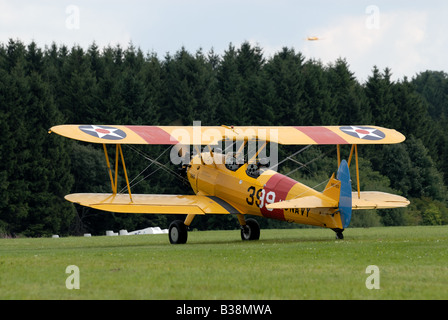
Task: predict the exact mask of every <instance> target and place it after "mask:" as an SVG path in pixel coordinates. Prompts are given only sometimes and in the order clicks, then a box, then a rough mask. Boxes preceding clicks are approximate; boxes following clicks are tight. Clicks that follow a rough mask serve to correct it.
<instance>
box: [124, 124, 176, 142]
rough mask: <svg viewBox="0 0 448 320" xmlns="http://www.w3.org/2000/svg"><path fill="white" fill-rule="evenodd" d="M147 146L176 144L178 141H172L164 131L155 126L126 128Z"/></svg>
mask: <svg viewBox="0 0 448 320" xmlns="http://www.w3.org/2000/svg"><path fill="white" fill-rule="evenodd" d="M127 128H128V129H131V130H132V131H134V132H135V133H136V134H138V135H139V136H140V137H141V138H142V139H144V140H145V141H146V142H147V143H148V144H178V143H179V141H177V140H176V139H174V138H173V137H172V136H171V135H170V134H169V133H168V132H166V131H165V130H163V129H161V128H159V127H156V126H127Z"/></svg>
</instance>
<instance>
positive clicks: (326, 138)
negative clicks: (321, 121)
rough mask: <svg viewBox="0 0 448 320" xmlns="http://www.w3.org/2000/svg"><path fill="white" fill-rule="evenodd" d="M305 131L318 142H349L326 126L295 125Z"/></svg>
mask: <svg viewBox="0 0 448 320" xmlns="http://www.w3.org/2000/svg"><path fill="white" fill-rule="evenodd" d="M294 128H296V129H297V130H299V131H301V132H303V133H304V134H306V135H307V136H308V137H310V138H311V139H313V140H314V141H316V143H317V144H348V142H347V141H346V140H345V139H343V138H341V137H340V136H339V135H338V134H336V133H334V132H333V131H331V130H330V129H328V128H325V127H294Z"/></svg>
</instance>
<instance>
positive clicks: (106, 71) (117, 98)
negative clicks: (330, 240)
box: [0, 40, 448, 236]
mask: <svg viewBox="0 0 448 320" xmlns="http://www.w3.org/2000/svg"><path fill="white" fill-rule="evenodd" d="M391 76H392V70H391V69H389V68H386V69H384V70H379V69H378V68H377V67H375V66H372V72H371V75H370V76H369V77H368V79H367V81H365V82H364V83H360V82H359V81H358V80H357V79H356V77H355V76H354V73H353V72H352V71H351V70H350V66H349V62H347V61H346V60H345V59H338V60H336V61H334V62H332V63H329V64H326V65H324V64H323V63H322V62H321V61H317V60H313V59H307V58H306V57H305V56H304V55H303V54H302V53H300V52H297V51H295V50H294V49H293V48H287V47H285V48H283V49H282V50H280V51H279V52H277V53H275V54H274V55H273V56H270V57H266V56H265V55H264V54H263V50H262V48H260V47H258V46H256V45H251V44H249V43H243V44H241V45H240V46H239V47H236V46H234V45H232V44H230V45H229V47H228V49H227V50H225V51H224V53H223V54H221V55H219V54H216V53H215V52H214V51H213V50H210V51H209V52H204V51H203V50H202V49H199V50H198V51H197V52H195V53H191V52H189V51H187V50H186V49H185V48H181V49H179V50H178V51H177V52H176V53H174V54H172V53H167V54H166V55H165V56H164V57H163V58H161V57H159V56H158V55H157V54H155V53H152V52H149V53H144V52H143V51H142V50H141V49H140V48H136V47H134V46H133V45H132V44H130V45H129V46H128V48H122V47H121V46H115V47H111V46H109V47H105V48H98V46H97V45H96V44H95V43H93V44H92V45H90V46H89V47H88V48H87V49H83V48H81V47H79V46H73V47H71V48H69V47H67V46H65V45H60V46H58V45H56V44H52V45H50V46H46V47H45V48H39V47H38V46H37V45H36V43H34V42H31V43H29V44H24V43H23V42H21V41H20V40H10V41H9V42H8V43H2V44H0V128H1V130H2V131H1V134H0V140H1V142H0V193H1V196H0V234H2V235H5V236H13V235H24V236H45V235H50V234H54V233H57V234H64V235H70V234H71V235H76V234H82V233H84V232H90V233H92V234H102V233H103V232H104V230H111V229H113V230H118V229H128V230H136V229H139V228H145V227H148V226H161V227H167V226H168V223H169V221H170V220H171V219H172V218H171V217H168V216H160V215H133V214H110V213H101V212H97V211H95V210H93V209H89V208H82V207H79V206H74V205H72V204H70V203H68V202H67V201H65V200H64V195H66V194H68V193H74V192H110V183H109V178H108V175H107V171H106V167H105V160H104V154H103V151H102V149H101V148H97V146H95V145H88V144H84V143H80V142H75V141H71V140H69V139H64V138H62V137H59V136H56V135H48V129H49V128H50V127H52V126H54V125H58V124H64V123H67V124H68V123H71V124H129V125H176V124H178V125H192V123H193V121H196V120H200V121H201V124H202V125H222V124H226V125H245V126H251V125H254V126H257V125H260V126H265V125H275V126H288V125H296V126H313V125H362V124H368V125H378V126H383V127H388V128H394V129H396V130H398V131H400V132H402V133H403V134H404V135H405V136H406V137H407V140H406V141H405V142H404V143H402V144H399V145H390V146H388V145H385V146H362V148H360V156H361V159H360V165H361V182H362V184H361V189H362V190H368V189H370V190H380V191H390V192H394V193H398V194H402V195H404V196H406V197H408V198H409V199H410V200H411V202H412V203H411V205H410V206H409V207H408V208H406V209H396V210H379V211H372V212H367V213H365V214H354V216H353V220H352V221H353V223H352V225H353V226H390V225H421V224H425V225H439V224H446V223H448V208H447V195H446V186H447V185H448V156H447V153H448V138H447V136H446V134H445V130H446V128H447V127H448V126H447V125H448V123H447V113H448V112H447V111H448V75H447V74H446V73H445V72H443V71H422V72H421V73H419V74H417V75H415V76H414V77H413V78H412V79H409V78H407V77H405V78H403V79H400V80H397V81H393V80H392V79H391ZM334 149H335V148H334ZM295 151H297V149H294V148H293V147H280V157H279V158H280V159H281V158H282V156H283V157H286V156H288V155H290V154H292V153H293V152H295ZM111 152H112V153H113V150H111ZM124 152H125V153H126V154H125V156H126V164H127V167H128V169H129V175H130V176H131V177H132V176H138V174H139V173H141V172H142V170H144V169H145V168H146V169H148V159H146V158H145V157H142V154H144V155H146V156H147V157H149V158H152V159H156V158H159V156H161V155H162V156H161V157H160V159H159V162H163V163H164V164H166V165H167V166H171V164H170V163H169V159H168V157H167V154H169V152H166V148H165V147H164V146H142V147H140V149H139V150H134V149H132V148H125V149H124ZM348 152H349V150H343V155H345V156H347V154H348ZM335 157H336V156H335V150H333V149H330V147H313V148H310V149H309V150H307V151H306V152H303V153H301V154H300V156H299V157H298V158H297V159H299V160H300V161H301V162H302V163H307V162H309V163H310V164H309V165H307V166H306V167H305V168H304V169H303V170H299V171H294V169H295V168H296V166H297V164H295V163H292V162H286V163H284V164H283V165H282V166H281V167H280V168H279V170H280V172H282V173H290V172H292V173H291V177H293V178H295V179H301V181H302V180H303V181H305V182H307V183H308V185H310V186H312V185H318V184H319V183H321V182H322V181H324V180H325V179H328V178H329V176H330V174H331V172H333V171H335V169H336V168H335V164H334V162H335ZM312 159H318V161H311V160H312ZM159 169H160V167H156V166H152V167H151V168H149V169H148V170H146V171H145V174H144V175H145V176H147V175H149V176H150V177H149V178H148V179H145V180H143V181H140V180H138V181H137V182H138V183H137V185H136V187H135V190H134V192H138V193H171V194H172V193H184V194H185V193H189V192H191V191H190V190H189V188H188V186H185V185H182V184H180V183H178V181H177V180H176V177H175V176H174V175H172V174H170V173H169V171H168V170H159ZM172 169H173V170H176V169H175V168H174V167H173V168H172ZM151 170H152V171H151ZM261 223H262V227H288V226H290V225H288V224H286V223H278V222H276V221H268V220H266V221H262V222H261ZM237 225H238V224H237V223H236V221H234V219H233V217H230V216H229V217H227V216H226V217H222V216H219V217H218V216H207V217H203V218H202V217H201V218H198V219H196V220H195V221H194V223H193V225H192V226H193V227H194V228H197V229H213V228H236V227H237Z"/></svg>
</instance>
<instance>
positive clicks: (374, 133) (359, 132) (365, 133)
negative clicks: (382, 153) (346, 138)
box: [339, 126, 386, 141]
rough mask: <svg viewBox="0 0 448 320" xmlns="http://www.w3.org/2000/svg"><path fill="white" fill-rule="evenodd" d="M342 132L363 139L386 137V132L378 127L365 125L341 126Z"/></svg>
mask: <svg viewBox="0 0 448 320" xmlns="http://www.w3.org/2000/svg"><path fill="white" fill-rule="evenodd" d="M339 129H340V130H341V131H342V132H344V133H346V134H348V135H350V136H352V137H355V138H359V139H363V140H371V141H373V140H382V139H384V138H385V137H386V134H385V133H384V132H382V131H380V130H378V129H376V128H371V127H364V126H350V127H340V128H339Z"/></svg>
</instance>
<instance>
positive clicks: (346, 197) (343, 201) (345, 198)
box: [330, 160, 352, 229]
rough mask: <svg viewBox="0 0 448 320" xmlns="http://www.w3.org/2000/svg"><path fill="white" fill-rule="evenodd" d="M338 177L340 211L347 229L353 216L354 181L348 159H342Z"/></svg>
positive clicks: (344, 226)
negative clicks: (351, 177) (351, 178)
mask: <svg viewBox="0 0 448 320" xmlns="http://www.w3.org/2000/svg"><path fill="white" fill-rule="evenodd" d="M336 178H337V180H339V181H340V184H341V185H340V195H339V212H340V214H341V222H342V227H343V228H344V229H345V228H347V227H348V226H349V225H350V220H351V218H352V181H351V180H350V170H349V169H348V164H347V161H345V160H342V161H341V164H340V166H339V169H338V173H337V175H336ZM330 182H331V179H330Z"/></svg>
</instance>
